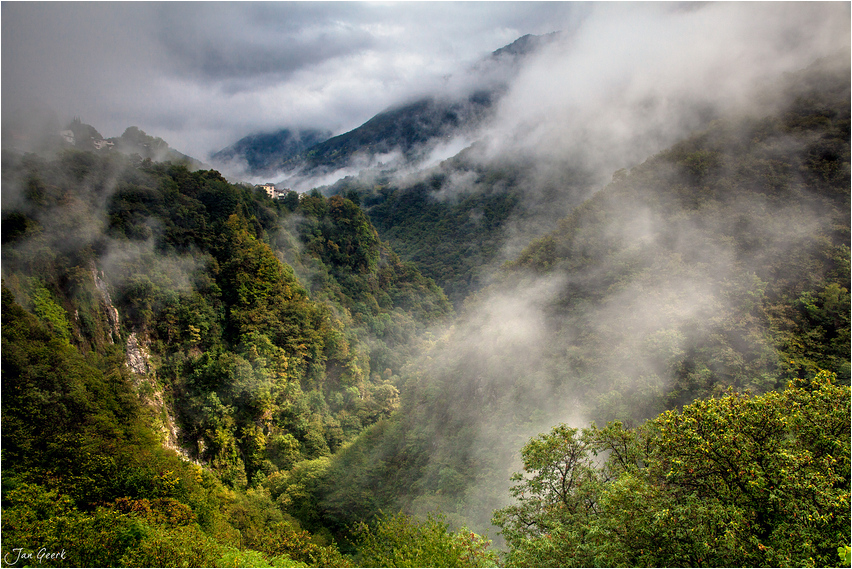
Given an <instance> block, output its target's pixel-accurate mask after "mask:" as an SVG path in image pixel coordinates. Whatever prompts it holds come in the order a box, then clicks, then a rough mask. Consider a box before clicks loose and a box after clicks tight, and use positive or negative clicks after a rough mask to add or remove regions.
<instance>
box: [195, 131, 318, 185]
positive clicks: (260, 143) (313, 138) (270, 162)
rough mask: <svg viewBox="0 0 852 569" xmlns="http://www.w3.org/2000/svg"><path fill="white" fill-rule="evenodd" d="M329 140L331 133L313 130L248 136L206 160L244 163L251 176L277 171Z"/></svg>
mask: <svg viewBox="0 0 852 569" xmlns="http://www.w3.org/2000/svg"><path fill="white" fill-rule="evenodd" d="M329 138H331V132H328V131H320V130H315V129H305V130H298V131H295V132H294V131H291V130H290V129H286V128H285V129H282V130H279V131H278V132H273V133H265V134H252V135H249V136H246V137H244V138H241V139H240V140H238V141H237V142H235V143H234V144H232V145H231V146H229V147H228V148H224V149H222V150H220V151H218V152H216V153H215V154H213V155H212V156H211V157H210V158H211V159H213V160H223V161H225V162H228V161H231V160H235V159H236V160H240V161H245V163H246V170H247V172H249V173H251V174H252V175H254V176H258V175H264V174H266V173H269V174H274V173H277V172H280V171H281V169H282V167H283V166H284V164H286V163H288V161H290V160H291V159H293V158H294V157H296V156H298V155H299V154H300V153H302V152H304V151H305V150H307V149H309V148H311V147H312V146H314V145H316V144H319V143H321V142H324V141H325V140H328V139H329Z"/></svg>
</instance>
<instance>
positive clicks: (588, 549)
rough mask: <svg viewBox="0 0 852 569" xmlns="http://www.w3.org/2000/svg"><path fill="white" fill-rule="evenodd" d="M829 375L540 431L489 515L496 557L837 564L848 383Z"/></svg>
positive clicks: (846, 487) (844, 537)
mask: <svg viewBox="0 0 852 569" xmlns="http://www.w3.org/2000/svg"><path fill="white" fill-rule="evenodd" d="M835 381H836V378H835V376H834V374H832V373H829V372H820V373H818V374H817V376H816V377H815V378H814V379H813V380H809V381H808V380H798V381H794V382H791V383H790V385H789V386H788V387H787V389H785V390H784V391H783V392H769V393H766V394H764V395H762V396H758V397H752V396H751V395H749V394H748V393H736V392H734V391H732V390H729V391H728V392H727V393H726V394H725V395H724V396H722V397H719V398H713V399H707V400H697V401H695V402H694V403H693V404H691V405H687V406H685V407H684V408H683V409H682V410H681V411H677V410H673V411H667V412H665V413H663V414H661V415H659V416H658V417H656V418H655V419H652V420H650V421H648V422H646V423H645V424H644V425H642V426H641V427H640V428H638V429H634V430H627V429H624V428H623V427H622V426H621V425H620V424H610V425H608V426H607V427H606V428H605V429H598V428H596V427H594V426H592V427H590V428H588V429H585V430H583V431H579V430H577V429H571V428H569V427H566V426H564V425H561V426H558V427H555V428H554V429H553V430H552V431H551V432H550V433H548V434H546V435H540V436H539V437H537V438H535V439H533V440H532V441H530V442H529V443H528V444H527V445H526V446H525V447H524V448H523V450H522V457H523V460H524V473H523V474H517V475H515V477H514V478H513V480H514V481H515V482H516V483H517V484H516V485H515V486H514V487H513V488H512V494H513V496H514V497H515V498H516V499H517V501H518V502H517V503H516V504H514V505H512V506H509V507H507V508H503V509H501V510H498V511H497V512H495V515H494V520H493V521H494V523H495V524H496V525H498V526H500V527H501V528H502V533H503V535H504V536H505V538H506V541H507V543H508V544H509V547H510V551H509V554H508V556H507V563H508V564H509V565H518V566H521V565H531V566H541V565H547V566H590V565H606V566H648V565H652V566H681V567H687V566H694V565H710V566H729V567H733V566H751V567H762V566H787V565H794V566H808V567H812V566H833V565H836V564H837V563H838V556H837V547H838V545H839V544H845V543H848V542H849V540H850V531H849V527H850V510H849V506H850V478H849V470H850V459H849V453H850V440H849V439H850V390H849V387H847V386H839V385H836V383H835ZM596 456H606V460H605V461H603V462H602V463H600V464H595V457H596Z"/></svg>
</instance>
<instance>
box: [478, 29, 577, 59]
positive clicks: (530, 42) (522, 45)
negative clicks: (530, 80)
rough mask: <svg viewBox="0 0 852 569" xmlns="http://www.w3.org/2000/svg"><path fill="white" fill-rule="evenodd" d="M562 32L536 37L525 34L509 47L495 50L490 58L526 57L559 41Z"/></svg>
mask: <svg viewBox="0 0 852 569" xmlns="http://www.w3.org/2000/svg"><path fill="white" fill-rule="evenodd" d="M561 33H562V32H558V31H557V32H550V33H549V34H543V35H540V36H536V35H533V34H527V35H525V36H521V37H519V38H518V39H516V40H515V41H513V42H512V43H510V44H509V45H506V46H503V47H501V48H500V49H498V50H495V51H494V52H492V53H491V56H492V57H494V58H500V57H506V56H512V57H517V56H526V55H529V54H531V53H534V52H535V51H537V50H539V49H540V48H541V47H542V46H545V45H547V44H549V43H552V42H554V41H556V40H557V39H559V37H560V35H561Z"/></svg>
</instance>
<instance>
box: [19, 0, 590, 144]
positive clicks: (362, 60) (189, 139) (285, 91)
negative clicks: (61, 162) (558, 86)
mask: <svg viewBox="0 0 852 569" xmlns="http://www.w3.org/2000/svg"><path fill="white" fill-rule="evenodd" d="M587 11H588V6H584V5H572V4H570V3H562V2H542V3H538V2H464V3H455V2H424V3H420V2H335V3H324V2H261V3H254V2H233V3H230V2H211V3H207V2H187V3H183V2H163V3H152V2H91V3H77V2H56V3H52V2H6V1H4V2H3V3H2V95H3V112H4V113H13V112H15V110H14V109H15V106H16V105H18V104H20V102H21V101H24V102H27V103H30V102H32V101H34V100H35V101H38V102H40V103H43V104H44V105H47V106H49V107H50V108H52V109H54V110H55V111H56V112H57V113H58V114H59V116H60V118H61V119H62V120H66V118H70V117H73V116H80V117H81V118H82V119H83V121H84V122H87V123H89V124H92V125H93V126H94V127H95V128H97V129H98V130H99V131H100V132H101V134H103V135H104V136H106V137H109V136H118V135H120V134H121V133H122V132H123V131H124V129H125V128H126V127H127V126H130V125H135V126H139V127H140V128H141V129H142V130H144V131H146V132H147V133H148V134H151V135H154V136H160V137H162V138H164V139H165V140H166V141H167V142H169V143H170V144H171V146H172V147H174V148H176V149H178V150H180V151H182V152H185V153H188V154H191V155H194V156H197V157H199V158H202V159H204V158H206V155H207V154H208V153H209V152H211V151H215V150H218V149H220V148H222V147H224V146H226V145H228V144H230V143H232V142H234V141H235V140H236V139H238V138H240V137H242V136H244V135H246V134H249V133H251V132H256V131H271V130H274V129H276V128H279V127H283V126H291V125H292V126H298V125H304V126H317V127H322V128H327V129H330V130H332V131H334V132H335V133H340V132H345V131H347V130H350V129H352V128H354V127H356V126H358V125H360V124H362V123H363V122H364V121H366V120H367V119H369V118H370V117H371V116H373V115H374V114H376V113H377V112H379V111H381V110H383V109H384V108H386V107H387V106H388V105H390V104H392V103H394V102H396V101H398V100H400V98H404V97H407V96H411V95H412V94H416V93H418V92H422V91H423V90H428V88H429V86H430V85H433V84H435V83H436V82H437V81H438V80H439V79H440V78H441V77H442V76H444V75H446V74H452V73H458V72H459V71H461V70H463V69H464V68H466V67H467V66H469V65H470V64H471V63H473V62H475V61H476V60H477V59H479V58H481V57H483V56H485V55H487V54H488V53H490V52H491V51H493V50H495V49H498V48H500V47H502V46H504V45H506V44H508V43H511V42H512V41H514V40H515V39H517V38H518V37H520V36H522V35H524V34H527V33H533V34H541V33H547V32H551V31H554V30H556V29H560V28H565V27H566V26H570V25H572V24H571V22H572V21H574V22H576V21H578V20H579V19H581V17H582V14H584V13H585V12H587Z"/></svg>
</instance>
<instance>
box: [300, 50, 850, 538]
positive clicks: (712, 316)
mask: <svg viewBox="0 0 852 569" xmlns="http://www.w3.org/2000/svg"><path fill="white" fill-rule="evenodd" d="M789 79H790V83H788V87H787V88H788V91H787V94H788V95H789V99H788V101H789V103H788V104H787V105H786V106H784V107H783V108H781V109H780V110H779V111H778V112H777V113H773V114H770V115H767V116H760V115H757V116H745V117H731V118H728V119H725V120H719V121H716V122H714V123H713V124H712V125H711V126H710V128H708V129H707V130H706V131H703V132H700V133H696V134H695V135H693V136H691V137H690V138H688V139H687V140H684V141H683V142H681V143H679V144H677V145H675V146H673V147H672V148H670V149H668V150H666V151H664V152H661V153H660V154H658V155H656V156H654V157H652V158H650V159H648V160H647V161H646V162H644V163H643V164H641V165H638V166H636V167H634V168H632V169H631V170H629V171H623V172H618V173H616V175H615V176H614V180H613V182H612V183H611V184H609V185H608V186H607V187H606V188H604V189H603V190H601V191H600V192H599V193H598V194H596V195H595V196H594V197H592V198H591V199H589V200H588V201H586V202H585V203H584V204H582V205H581V206H580V207H578V208H576V209H575V210H574V211H573V212H572V213H571V215H569V216H568V217H567V218H565V219H564V220H563V221H562V222H561V224H560V227H559V228H558V229H557V230H555V231H553V232H552V233H550V234H548V235H546V236H544V237H542V238H540V239H538V240H537V241H535V242H533V243H531V244H530V245H529V247H528V248H527V249H526V250H525V251H524V252H523V253H522V254H521V255H519V256H518V257H517V259H516V260H515V261H513V262H511V263H508V264H507V265H506V266H505V267H504V270H503V275H502V277H501V279H500V282H497V283H495V284H493V285H491V286H489V287H488V288H486V289H483V290H481V291H480V292H478V293H477V294H475V295H474V296H473V297H472V298H469V299H468V302H467V304H466V306H465V310H464V311H463V313H462V314H460V317H459V318H458V319H457V320H456V324H455V326H454V328H453V329H452V330H451V331H450V332H449V333H448V334H447V335H446V336H445V337H444V338H442V339H441V341H440V342H439V343H438V344H437V345H436V346H435V347H434V348H433V349H432V350H431V351H430V352H429V353H428V355H427V356H426V357H425V358H424V359H423V360H422V361H421V362H420V363H418V364H415V365H414V366H412V368H411V369H410V370H408V371H407V373H406V374H405V376H404V377H403V381H404V383H403V385H404V389H402V390H401V402H400V410H399V411H398V412H397V413H396V414H394V415H393V416H392V417H391V418H390V419H388V420H387V421H384V422H382V423H380V424H379V425H376V426H375V427H373V428H372V429H371V430H370V431H368V432H366V433H364V435H362V436H361V437H359V439H358V440H357V441H356V442H355V443H354V444H353V445H352V446H350V447H348V448H347V449H345V451H343V452H342V453H340V454H339V455H337V456H336V457H335V459H334V460H333V461H332V463H331V466H330V468H329V471H328V473H327V474H326V477H325V478H320V480H325V481H327V483H328V485H326V486H323V484H322V483H319V484H318V485H317V488H318V490H317V498H318V500H317V503H318V504H319V508H318V511H319V512H320V513H321V514H322V515H323V516H325V517H326V519H327V520H328V522H327V523H331V524H335V525H337V526H338V527H340V526H345V525H346V523H348V521H349V520H350V519H351V517H360V518H362V517H364V516H367V515H369V512H370V511H371V508H372V509H376V508H383V509H386V510H387V509H391V510H393V509H396V508H400V507H401V508H403V509H405V510H407V511H413V512H423V511H429V510H431V509H434V508H436V507H441V508H443V509H444V510H446V511H453V512H456V513H457V514H458V515H459V516H462V517H464V519H467V520H470V519H476V518H477V517H478V519H479V520H480V522H481V523H483V525H482V526H478V527H480V528H484V527H486V524H487V520H488V519H490V512H491V511H493V510H494V509H495V508H497V507H499V506H500V505H501V504H502V503H503V501H504V500H505V499H506V498H505V496H506V486H505V484H506V482H507V481H508V479H509V476H510V474H511V472H512V470H514V469H516V467H514V468H513V467H512V466H511V465H512V462H513V458H512V457H513V456H516V455H515V454H514V453H515V452H516V451H517V449H518V448H520V445H521V444H522V442H523V441H524V440H526V439H527V438H529V437H530V436H532V435H535V434H536V433H538V432H541V431H542V430H546V429H548V428H549V427H550V426H552V425H554V424H556V423H560V422H568V423H569V424H587V423H588V422H589V421H597V422H598V423H599V424H602V423H603V422H605V421H609V420H614V419H619V420H622V421H625V422H627V423H628V424H632V425H635V424H638V422H640V421H643V420H645V419H647V418H650V417H653V416H655V415H657V414H658V413H660V412H662V411H664V410H665V409H671V408H677V407H679V406H681V405H685V404H688V403H690V402H692V401H693V400H694V399H696V398H706V397H713V396H719V395H721V394H723V393H724V392H725V390H726V389H727V388H728V387H734V388H736V389H737V390H750V391H751V392H753V393H765V392H768V391H771V390H777V389H783V388H784V386H785V385H786V384H787V382H788V381H790V380H794V379H796V378H812V377H814V376H815V374H817V373H818V371H819V370H821V369H825V370H829V371H831V372H835V373H836V374H837V376H838V381H840V382H841V383H843V384H846V385H848V384H849V375H850V368H849V353H850V344H849V280H850V275H849V226H850V222H849V217H850V202H849V187H850V178H849V172H850V170H849V156H850V155H849V70H848V66H847V67H846V68H845V71H844V69H841V70H840V71H839V72H838V71H837V70H836V69H835V68H832V67H831V66H830V65H829V66H825V65H815V66H813V67H812V68H810V69H808V70H806V71H805V72H803V73H802V74H801V75H799V76H797V77H793V78H789ZM332 480H333V481H334V483H333V484H330V481H332ZM368 488H369V489H379V490H378V491H376V490H370V491H369V496H370V500H369V501H365V500H364V499H363V498H364V496H365V493H367V492H368V491H367V489H368ZM492 535H493V531H492Z"/></svg>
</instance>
